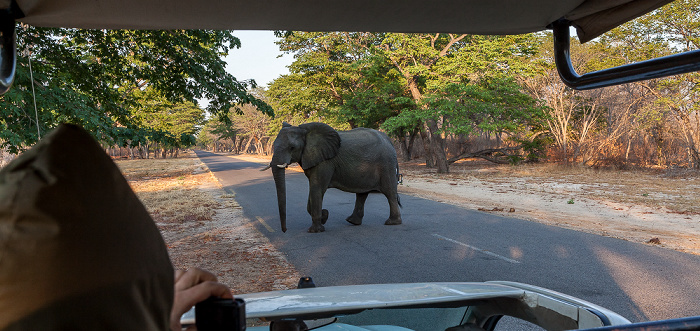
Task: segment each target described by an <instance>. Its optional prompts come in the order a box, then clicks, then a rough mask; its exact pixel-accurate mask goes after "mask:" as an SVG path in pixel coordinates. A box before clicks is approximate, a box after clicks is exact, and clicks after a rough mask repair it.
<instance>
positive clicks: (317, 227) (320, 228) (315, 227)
mask: <svg viewBox="0 0 700 331" xmlns="http://www.w3.org/2000/svg"><path fill="white" fill-rule="evenodd" d="M308 231H309V233H319V232H323V231H326V228H324V227H323V225H321V224H313V225H311V227H310V228H309V230H308Z"/></svg>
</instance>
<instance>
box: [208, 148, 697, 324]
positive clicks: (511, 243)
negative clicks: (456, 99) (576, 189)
mask: <svg viewBox="0 0 700 331" xmlns="http://www.w3.org/2000/svg"><path fill="white" fill-rule="evenodd" d="M197 154H198V155H199V157H200V158H201V159H202V161H203V162H205V163H206V164H207V165H208V166H209V169H211V171H212V172H213V173H214V174H215V175H216V177H217V178H218V179H219V181H220V182H221V183H222V185H223V186H224V188H225V189H226V190H228V191H231V192H234V193H235V194H236V201H238V203H240V204H241V206H242V207H243V210H244V212H245V213H246V216H248V217H249V218H250V219H251V220H253V221H254V222H255V224H256V226H257V228H258V229H259V230H260V231H261V232H262V233H264V234H265V235H266V236H267V237H268V238H269V239H270V241H271V242H272V243H273V244H274V245H275V246H276V247H277V248H278V249H279V250H280V251H282V252H283V253H284V254H285V255H286V256H287V258H288V260H289V262H291V263H292V264H293V265H294V266H295V267H296V268H297V270H299V272H300V273H302V274H303V275H309V276H312V277H313V278H314V280H315V282H316V283H317V284H318V285H321V286H322V285H326V286H329V285H348V284H369V283H393V282H441V281H477V282H478V281H487V280H510V281H518V282H523V283H529V284H533V285H537V286H542V287H545V288H549V289H552V290H556V291H560V292H563V293H566V294H569V295H573V296H575V297H579V298H583V299H585V300H588V301H591V302H593V303H596V304H598V305H601V306H603V307H606V308H609V309H611V310H613V311H615V312H618V313H619V314H621V315H623V316H625V317H627V318H628V319H630V320H632V321H646V320H656V319H665V318H676V317H684V316H694V315H700V276H698V275H700V256H695V255H690V254H684V253H680V252H676V251H672V250H668V249H664V248H660V247H654V246H648V245H642V244H636V243H631V242H627V241H624V240H618V239H614V238H607V237H601V236H597V235H592V234H587V233H582V232H577V231H572V230H567V229H562V228H558V227H552V226H546V225H542V224H538V223H534V222H528V221H524V220H519V219H515V218H507V217H500V216H497V215H491V214H488V213H484V212H479V211H475V210H469V209H464V208H459V207H455V206H452V205H448V204H444V203H440V202H435V201H431V200H426V199H420V198H417V197H412V196H408V195H401V202H402V204H403V209H402V216H403V222H404V224H402V225H398V226H386V225H384V220H385V219H386V218H387V217H388V215H389V204H388V203H387V201H386V199H385V198H384V196H383V195H379V194H371V195H370V197H369V198H368V199H367V204H366V211H365V217H364V222H363V224H362V225H361V226H353V225H351V224H349V223H347V222H345V217H347V216H348V215H350V214H351V212H352V208H353V206H354V194H350V193H345V192H341V191H338V190H335V189H330V190H328V192H327V193H326V198H325V201H324V208H326V209H328V210H329V214H330V217H329V219H328V223H326V226H325V227H326V232H324V233H318V234H312V233H307V232H306V229H307V228H308V227H309V226H310V225H311V219H310V217H309V216H308V214H307V213H306V199H307V197H308V182H307V180H306V177H305V176H304V175H303V174H302V173H297V172H293V171H287V227H288V230H287V232H286V233H282V232H281V230H280V225H279V217H278V215H277V205H276V195H275V187H274V183H273V181H272V175H271V173H270V171H269V170H268V171H266V172H261V171H259V170H260V169H262V167H263V165H261V164H259V163H252V162H245V161H241V160H237V159H235V158H232V157H225V156H219V155H216V154H213V153H208V152H197ZM405 180H410V178H405Z"/></svg>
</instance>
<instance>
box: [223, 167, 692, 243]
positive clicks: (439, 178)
mask: <svg viewBox="0 0 700 331" xmlns="http://www.w3.org/2000/svg"><path fill="white" fill-rule="evenodd" d="M231 157H237V158H241V159H245V160H249V161H256V162H261V163H263V164H265V163H267V162H269V160H268V159H266V158H264V157H258V156H252V155H243V156H241V155H238V156H231ZM402 166H403V169H402V173H403V183H402V184H401V185H400V186H399V193H400V194H409V195H414V196H419V197H424V198H428V199H432V200H437V201H441V202H445V203H449V204H454V205H457V206H461V207H465V208H469V209H476V210H480V211H483V212H488V213H495V214H499V215H503V216H509V217H517V218H521V219H526V220H530V221H533V222H540V223H544V224H548V225H554V226H560V227H564V228H570V229H575V230H579V231H585V232H589V233H594V234H599V235H603V236H609V237H615V238H620V239H624V240H629V241H633V242H638V243H645V244H649V245H660V246H663V247H667V248H670V249H675V250H679V251H683V252H687V253H692V254H698V255H700V213H697V212H695V211H694V210H695V209H692V210H693V211H683V212H679V211H677V210H671V209H668V208H666V207H663V204H661V205H660V204H659V203H655V204H653V205H651V206H650V205H645V204H641V203H638V202H633V201H634V199H630V197H627V196H625V195H630V196H632V195H634V196H640V195H644V196H647V195H648V194H646V193H644V194H640V193H639V192H637V191H638V190H640V188H639V187H637V186H636V185H637V184H634V185H635V186H634V187H632V185H630V187H624V185H623V187H619V186H621V185H622V184H621V183H623V182H624V181H622V180H621V179H620V180H619V181H618V180H617V179H618V178H617V177H616V176H615V175H614V174H613V176H607V177H606V179H605V180H598V181H595V182H589V180H588V179H590V178H588V179H586V180H579V181H577V180H576V178H573V179H572V177H570V176H560V177H556V176H555V177H551V176H550V177H548V178H547V179H546V180H543V179H542V178H538V177H532V176H522V175H518V174H515V173H513V174H511V175H505V177H507V180H504V177H503V176H501V177H494V178H492V179H491V177H488V176H481V177H477V176H474V175H464V174H465V173H466V172H467V170H464V169H463V168H459V167H458V166H454V167H453V169H454V170H453V171H454V172H456V173H458V174H450V175H438V174H435V173H433V172H431V171H429V170H427V169H425V168H424V167H422V166H420V165H418V166H416V165H413V166H408V167H406V165H402ZM500 167H501V168H498V169H504V168H503V166H500ZM290 169H292V170H294V168H293V167H291V168H290ZM493 169H496V168H494V167H492V166H490V165H487V164H481V165H480V166H478V167H477V169H476V170H474V169H472V170H469V171H476V172H484V171H498V170H493ZM505 169H506V171H508V170H507V169H508V168H507V167H505ZM297 171H299V170H298V169H297ZM583 176H584V177H605V176H597V175H596V174H595V173H592V174H584V175H583ZM620 176H622V175H620ZM629 176H632V177H635V176H640V178H642V177H643V176H647V177H648V175H643V174H634V173H633V174H631V175H629ZM693 176H695V177H692V176H691V177H690V179H687V178H686V179H681V184H682V185H685V187H684V188H681V191H683V192H687V195H689V196H690V198H689V199H690V200H689V201H688V203H689V204H690V205H694V206H697V205H700V197H699V196H698V195H695V193H696V192H697V191H698V189H700V178H698V177H697V174H695V175H693ZM657 177H658V176H657ZM644 178H646V177H644ZM649 178H651V179H648V181H657V180H658V181H661V182H662V184H661V185H663V182H664V181H665V182H666V183H670V182H671V181H678V180H677V179H671V178H656V177H649ZM614 186H617V187H614ZM601 190H605V191H606V192H611V191H615V192H616V195H613V196H614V198H610V194H596V192H600V191H601ZM658 195H662V194H658ZM666 195H668V194H666ZM666 198H667V199H670V200H673V199H674V197H673V196H668V197H666ZM686 199H688V197H686ZM676 200H678V199H676Z"/></svg>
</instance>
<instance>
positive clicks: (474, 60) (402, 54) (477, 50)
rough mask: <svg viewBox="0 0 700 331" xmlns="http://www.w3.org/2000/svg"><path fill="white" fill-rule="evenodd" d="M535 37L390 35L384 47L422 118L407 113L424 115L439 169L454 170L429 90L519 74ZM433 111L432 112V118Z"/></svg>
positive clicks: (524, 69)
mask: <svg viewBox="0 0 700 331" xmlns="http://www.w3.org/2000/svg"><path fill="white" fill-rule="evenodd" d="M535 41H536V40H535V38H533V37H532V35H523V36H475V35H466V34H462V35H454V34H439V33H438V34H395V33H390V34H387V36H386V38H385V39H384V40H383V41H382V43H381V46H380V48H381V49H382V51H383V53H382V54H383V56H385V57H386V58H388V59H390V60H391V62H392V63H393V64H394V66H395V68H396V69H397V70H398V71H399V72H400V73H401V76H402V79H401V81H402V82H403V84H404V85H405V86H406V87H407V89H408V90H409V91H410V95H411V97H412V98H413V100H414V102H415V104H416V105H418V106H419V107H420V109H417V110H416V111H417V112H419V114H418V115H417V116H410V115H409V116H406V117H407V118H408V119H409V120H407V121H395V122H393V124H396V123H397V122H398V123H404V124H408V123H416V121H414V120H413V119H414V118H419V119H421V120H422V121H423V123H424V125H425V126H424V128H422V129H424V130H425V131H427V133H428V135H424V137H429V139H428V140H427V141H424V146H426V147H428V148H429V149H428V150H427V151H426V155H427V157H428V159H426V163H427V164H428V165H431V164H432V161H435V162H436V165H437V171H438V172H448V171H449V166H448V160H447V154H446V152H445V145H444V141H443V138H442V133H443V132H444V128H441V125H442V124H441V123H444V118H442V117H441V115H440V114H439V112H435V111H433V110H432V109H430V108H429V104H428V103H425V102H424V100H423V98H424V96H425V95H426V94H429V93H437V92H438V91H442V92H445V91H448V90H449V89H450V88H449V87H448V86H449V85H450V84H464V83H465V82H468V81H470V80H471V79H475V78H476V79H479V78H480V77H485V76H495V75H496V74H498V75H515V74H522V73H527V72H528V71H529V69H528V67H527V65H526V62H525V59H526V56H527V55H529V54H531V53H532V52H533V51H534V50H535V49H536V43H535ZM431 114H432V116H431Z"/></svg>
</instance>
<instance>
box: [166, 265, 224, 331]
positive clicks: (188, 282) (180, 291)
mask: <svg viewBox="0 0 700 331" xmlns="http://www.w3.org/2000/svg"><path fill="white" fill-rule="evenodd" d="M211 296H215V297H219V298H224V299H232V298H233V295H232V294H231V290H230V289H229V288H228V287H227V286H226V285H224V284H221V283H217V281H216V276H214V275H213V274H212V273H210V272H208V271H205V270H202V269H198V268H193V269H189V270H187V271H182V270H176V271H175V300H174V302H173V309H172V310H171V313H170V329H171V330H172V331H181V330H182V325H181V324H180V318H181V317H182V314H184V313H186V312H187V311H189V310H190V308H192V307H193V306H194V305H195V304H197V303H199V302H202V301H204V300H206V299H207V298H209V297H211Z"/></svg>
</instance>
